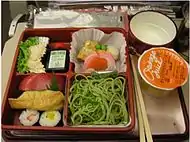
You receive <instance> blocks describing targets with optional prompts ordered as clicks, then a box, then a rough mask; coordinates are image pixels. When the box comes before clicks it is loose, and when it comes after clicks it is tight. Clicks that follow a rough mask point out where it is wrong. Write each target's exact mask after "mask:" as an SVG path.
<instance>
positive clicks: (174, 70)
mask: <svg viewBox="0 0 190 142" xmlns="http://www.w3.org/2000/svg"><path fill="white" fill-rule="evenodd" d="M138 70H139V73H140V75H141V77H142V78H143V79H144V80H145V81H146V82H147V83H148V84H149V85H151V86H153V87H155V88H158V89H163V90H172V89H175V88H177V87H179V86H182V85H184V84H185V83H186V82H187V79H188V63H187V62H186V61H185V60H184V59H183V58H182V57H181V56H180V55H179V54H178V53H177V52H176V51H174V50H173V49H168V48H165V47H159V48H151V49H149V50H147V51H145V52H144V53H143V54H142V55H141V56H140V58H139V60H138Z"/></svg>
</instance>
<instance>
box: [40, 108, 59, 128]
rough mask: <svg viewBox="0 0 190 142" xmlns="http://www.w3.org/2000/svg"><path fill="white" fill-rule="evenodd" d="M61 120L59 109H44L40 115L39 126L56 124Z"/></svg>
mask: <svg viewBox="0 0 190 142" xmlns="http://www.w3.org/2000/svg"><path fill="white" fill-rule="evenodd" d="M60 120H61V114H60V112H59V111H45V112H43V113H42V114H41V116H40V121H39V123H40V125H41V126H51V127H54V126H56V125H57V124H58V123H59V121H60Z"/></svg>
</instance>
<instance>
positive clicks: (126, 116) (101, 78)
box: [65, 72, 134, 131]
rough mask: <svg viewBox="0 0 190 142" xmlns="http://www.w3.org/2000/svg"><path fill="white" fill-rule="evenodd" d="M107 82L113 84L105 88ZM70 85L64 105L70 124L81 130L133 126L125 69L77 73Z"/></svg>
mask: <svg viewBox="0 0 190 142" xmlns="http://www.w3.org/2000/svg"><path fill="white" fill-rule="evenodd" d="M76 79H77V80H76ZM81 80H83V81H81ZM112 83H114V84H115V85H114V84H112ZM109 84H110V85H109ZM112 85H113V88H112ZM106 86H110V87H108V88H106V89H104V87H106ZM68 87H69V88H68V91H67V101H66V108H65V117H66V118H65V119H66V120H67V126H69V127H71V128H73V129H80V130H81V131H82V130H89V131H90V130H92V131H93V130H94V131H96V130H98V131H116V130H118V131H130V130H131V129H132V128H133V123H134V116H133V115H134V114H133V112H131V109H132V108H133V104H131V99H132V97H131V94H130V93H129V92H128V90H129V88H128V80H127V76H126V73H119V74H118V73H117V72H111V73H103V74H99V73H96V72H93V73H92V74H89V73H84V74H74V75H73V76H72V77H71V78H70V79H69V85H68ZM71 88H72V90H71ZM81 88H83V89H81ZM122 88H123V89H122ZM77 89H78V90H77ZM80 89H81V90H80ZM93 89H95V90H93ZM96 89H97V90H96ZM112 89H113V91H111V90H112ZM105 90H107V92H106V91H105ZM77 91H79V92H77ZM85 91H86V93H84V92H85ZM101 91H102V92H101ZM71 92H72V93H71ZM92 92H93V93H92ZM122 92H123V95H122ZM71 94H72V97H71ZM77 95H78V96H77ZM79 97H80V98H79ZM77 99H78V100H77ZM93 105H94V106H93ZM99 105H100V106H99ZM77 107H78V108H77ZM72 111H73V112H72ZM74 111H76V112H74ZM66 114H67V115H66ZM77 115H78V116H77ZM119 115H120V116H119ZM76 117H77V118H76ZM93 117H94V118H93ZM75 118H76V119H75ZM72 119H73V120H72ZM100 119H101V120H100ZM111 119H112V120H111ZM97 120H100V121H97ZM81 121H82V123H80V122H81ZM75 122H76V123H75ZM73 123H75V124H73Z"/></svg>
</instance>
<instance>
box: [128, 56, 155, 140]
mask: <svg viewBox="0 0 190 142" xmlns="http://www.w3.org/2000/svg"><path fill="white" fill-rule="evenodd" d="M130 58H131V63H132V69H133V75H134V88H135V98H136V103H137V113H138V120H139V121H138V122H139V134H140V142H145V141H147V142H153V139H152V134H151V130H150V126H149V122H148V117H147V113H146V108H145V104H144V100H143V96H142V92H141V89H140V83H139V79H138V75H137V71H136V67H135V63H134V59H133V56H132V55H130ZM145 137H146V139H145Z"/></svg>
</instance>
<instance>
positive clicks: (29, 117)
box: [19, 109, 40, 126]
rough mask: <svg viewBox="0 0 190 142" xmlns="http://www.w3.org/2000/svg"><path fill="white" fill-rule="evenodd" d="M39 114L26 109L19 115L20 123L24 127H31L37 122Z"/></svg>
mask: <svg viewBox="0 0 190 142" xmlns="http://www.w3.org/2000/svg"><path fill="white" fill-rule="evenodd" d="M39 116H40V113H39V112H38V111H36V110H31V109H26V110H24V111H22V113H21V114H20V117H19V120H20V123H21V124H23V125H24V126H32V125H34V124H35V123H36V122H38V119H39Z"/></svg>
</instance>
